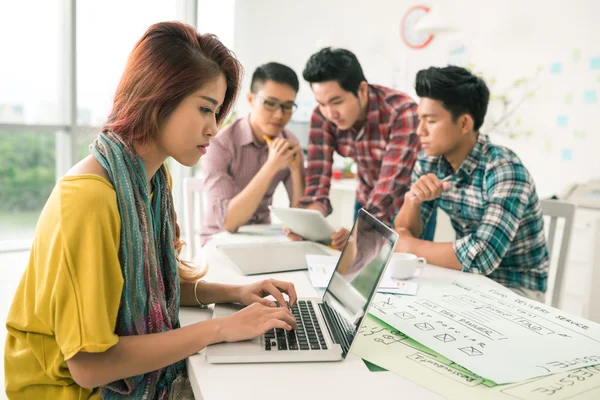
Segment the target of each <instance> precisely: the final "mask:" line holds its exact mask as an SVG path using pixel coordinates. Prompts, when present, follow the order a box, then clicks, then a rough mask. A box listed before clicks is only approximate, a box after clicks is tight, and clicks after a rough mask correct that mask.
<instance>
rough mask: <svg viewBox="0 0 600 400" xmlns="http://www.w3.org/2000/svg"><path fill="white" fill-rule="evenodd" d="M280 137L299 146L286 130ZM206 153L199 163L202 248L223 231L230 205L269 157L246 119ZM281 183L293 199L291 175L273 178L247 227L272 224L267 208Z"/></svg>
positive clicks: (285, 172) (231, 127)
mask: <svg viewBox="0 0 600 400" xmlns="http://www.w3.org/2000/svg"><path fill="white" fill-rule="evenodd" d="M280 137H283V138H286V139H289V140H291V141H292V142H295V143H298V139H297V138H296V136H294V134H293V133H292V132H290V131H289V130H287V129H284V130H283V131H282V132H281V134H280ZM207 150H208V151H207V153H206V155H205V156H204V157H202V159H201V161H200V162H201V166H202V179H203V183H204V188H203V189H204V193H205V198H206V202H207V207H206V208H205V212H204V215H202V218H201V222H202V227H201V233H200V234H201V238H202V239H201V240H202V244H204V243H205V242H206V240H207V239H208V238H209V237H210V235H213V234H215V233H217V232H220V231H222V230H223V229H224V228H223V226H224V224H225V217H226V216H227V208H228V206H229V202H230V201H231V200H232V199H233V198H234V197H235V196H237V195H238V194H239V193H240V192H241V191H242V190H243V189H244V188H245V187H246V186H247V185H248V183H250V181H251V180H252V179H253V178H254V175H256V173H257V172H258V171H259V170H260V169H261V168H262V166H263V165H264V164H265V162H266V161H267V158H268V157H269V148H268V146H267V145H266V144H260V143H258V142H257V141H256V139H255V137H254V134H253V133H252V128H251V127H250V118H249V117H245V118H240V119H238V120H236V121H235V122H233V123H232V124H231V125H229V126H228V127H227V128H225V129H223V130H222V131H221V132H219V133H218V134H217V136H216V137H215V138H214V139H213V140H212V142H211V143H210V146H209V147H208V149H207ZM280 182H283V183H284V184H285V188H286V190H287V193H288V196H289V198H290V199H291V198H292V177H291V173H290V170H289V169H284V170H281V171H279V172H278V173H277V174H276V175H275V178H274V179H273V181H272V182H271V185H270V186H269V189H268V190H267V192H266V193H265V195H264V197H263V199H262V201H261V202H260V204H259V206H258V208H257V209H256V211H254V214H253V215H252V217H251V218H250V220H249V221H248V222H247V223H246V224H247V225H251V224H269V223H271V215H270V211H269V206H270V205H271V203H272V201H273V193H274V192H275V188H276V187H277V185H278V184H279V183H280Z"/></svg>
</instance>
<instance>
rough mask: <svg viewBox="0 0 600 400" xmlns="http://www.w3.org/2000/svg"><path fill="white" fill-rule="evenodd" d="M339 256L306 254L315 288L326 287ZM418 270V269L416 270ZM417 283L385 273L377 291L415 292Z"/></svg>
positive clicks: (404, 293) (407, 293)
mask: <svg viewBox="0 0 600 400" xmlns="http://www.w3.org/2000/svg"><path fill="white" fill-rule="evenodd" d="M338 258H339V257H336V256H320V255H313V254H307V255H306V265H307V266H308V276H309V278H310V281H311V283H312V285H313V287H315V288H326V287H327V285H328V284H329V280H330V279H331V275H333V271H334V270H335V266H336V264H337V261H338ZM418 271H420V270H418ZM418 288H419V284H418V283H416V282H409V281H401V280H395V279H393V278H391V277H390V276H387V275H385V276H384V277H383V278H382V279H381V283H380V284H379V288H378V289H377V291H378V292H382V293H393V294H402V295H412V296H414V295H415V294H417V289H418Z"/></svg>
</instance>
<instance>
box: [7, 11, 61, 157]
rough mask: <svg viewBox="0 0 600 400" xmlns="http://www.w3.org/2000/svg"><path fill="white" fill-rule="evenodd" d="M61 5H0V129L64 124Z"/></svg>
mask: <svg viewBox="0 0 600 400" xmlns="http://www.w3.org/2000/svg"><path fill="white" fill-rule="evenodd" d="M61 4H62V1H61V0H45V1H31V0H22V1H4V2H0V37H1V38H2V62H0V123H10V124H25V123H26V124H59V123H63V122H64V121H62V118H61V116H62V115H64V113H63V112H62V111H63V108H64V105H61V100H60V93H61V87H60V85H61V82H62V79H63V77H61V76H60V73H59V71H61V65H60V63H61V60H62V58H61V57H60V54H61V36H62V31H61V28H60V26H61V22H62V18H63V16H62V14H61V7H60V5H61ZM0 157H1V156H0Z"/></svg>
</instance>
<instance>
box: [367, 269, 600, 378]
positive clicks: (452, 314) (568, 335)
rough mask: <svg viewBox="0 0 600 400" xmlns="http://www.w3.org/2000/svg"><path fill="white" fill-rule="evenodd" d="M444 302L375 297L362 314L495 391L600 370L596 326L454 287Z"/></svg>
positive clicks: (514, 299)
mask: <svg viewBox="0 0 600 400" xmlns="http://www.w3.org/2000/svg"><path fill="white" fill-rule="evenodd" d="M453 288H454V290H452V291H451V294H444V293H440V294H439V295H430V296H427V297H426V298H425V297H404V296H394V295H387V294H381V293H379V294H377V295H376V296H375V299H374V300H373V304H372V307H371V308H370V310H369V312H370V313H371V314H373V315H374V316H376V317H377V318H379V319H381V320H382V321H384V322H386V323H387V324H389V325H391V326H393V327H394V328H396V329H398V330H399V331H401V332H403V333H405V334H406V335H408V336H410V337H411V338H413V339H415V340H416V341H418V342H419V343H422V344H423V345H425V346H427V347H429V348H431V349H433V350H435V351H436V352H438V353H440V354H441V355H443V356H444V357H447V358H448V359H450V360H452V361H454V362H455V363H457V364H459V365H462V366H463V367H465V368H467V369H468V370H470V371H472V372H473V373H476V374H478V375H480V376H482V377H484V378H486V379H489V380H492V381H494V382H496V383H498V384H502V383H511V382H519V381H523V380H526V379H530V378H534V377H539V376H544V375H549V374H554V373H558V372H564V371H568V370H573V369H577V368H581V367H586V366H591V365H595V364H600V325H598V324H596V323H593V322H591V321H586V320H584V319H582V318H577V317H573V316H570V315H569V314H567V313H564V312H561V311H559V310H556V309H554V308H551V307H548V306H545V305H543V304H541V303H538V302H535V301H532V300H529V299H526V298H524V297H520V296H518V295H516V294H513V293H512V292H507V291H498V290H496V289H490V288H488V287H483V286H481V287H480V286H469V285H467V284H464V283H461V281H460V279H457V280H454V281H453Z"/></svg>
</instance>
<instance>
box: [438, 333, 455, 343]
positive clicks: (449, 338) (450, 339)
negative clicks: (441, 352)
mask: <svg viewBox="0 0 600 400" xmlns="http://www.w3.org/2000/svg"><path fill="white" fill-rule="evenodd" d="M434 338H436V339H437V340H439V341H441V342H444V343H450V342H454V341H455V340H456V339H455V338H454V336H452V335H448V334H447V333H442V334H441V335H435V336H434Z"/></svg>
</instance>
